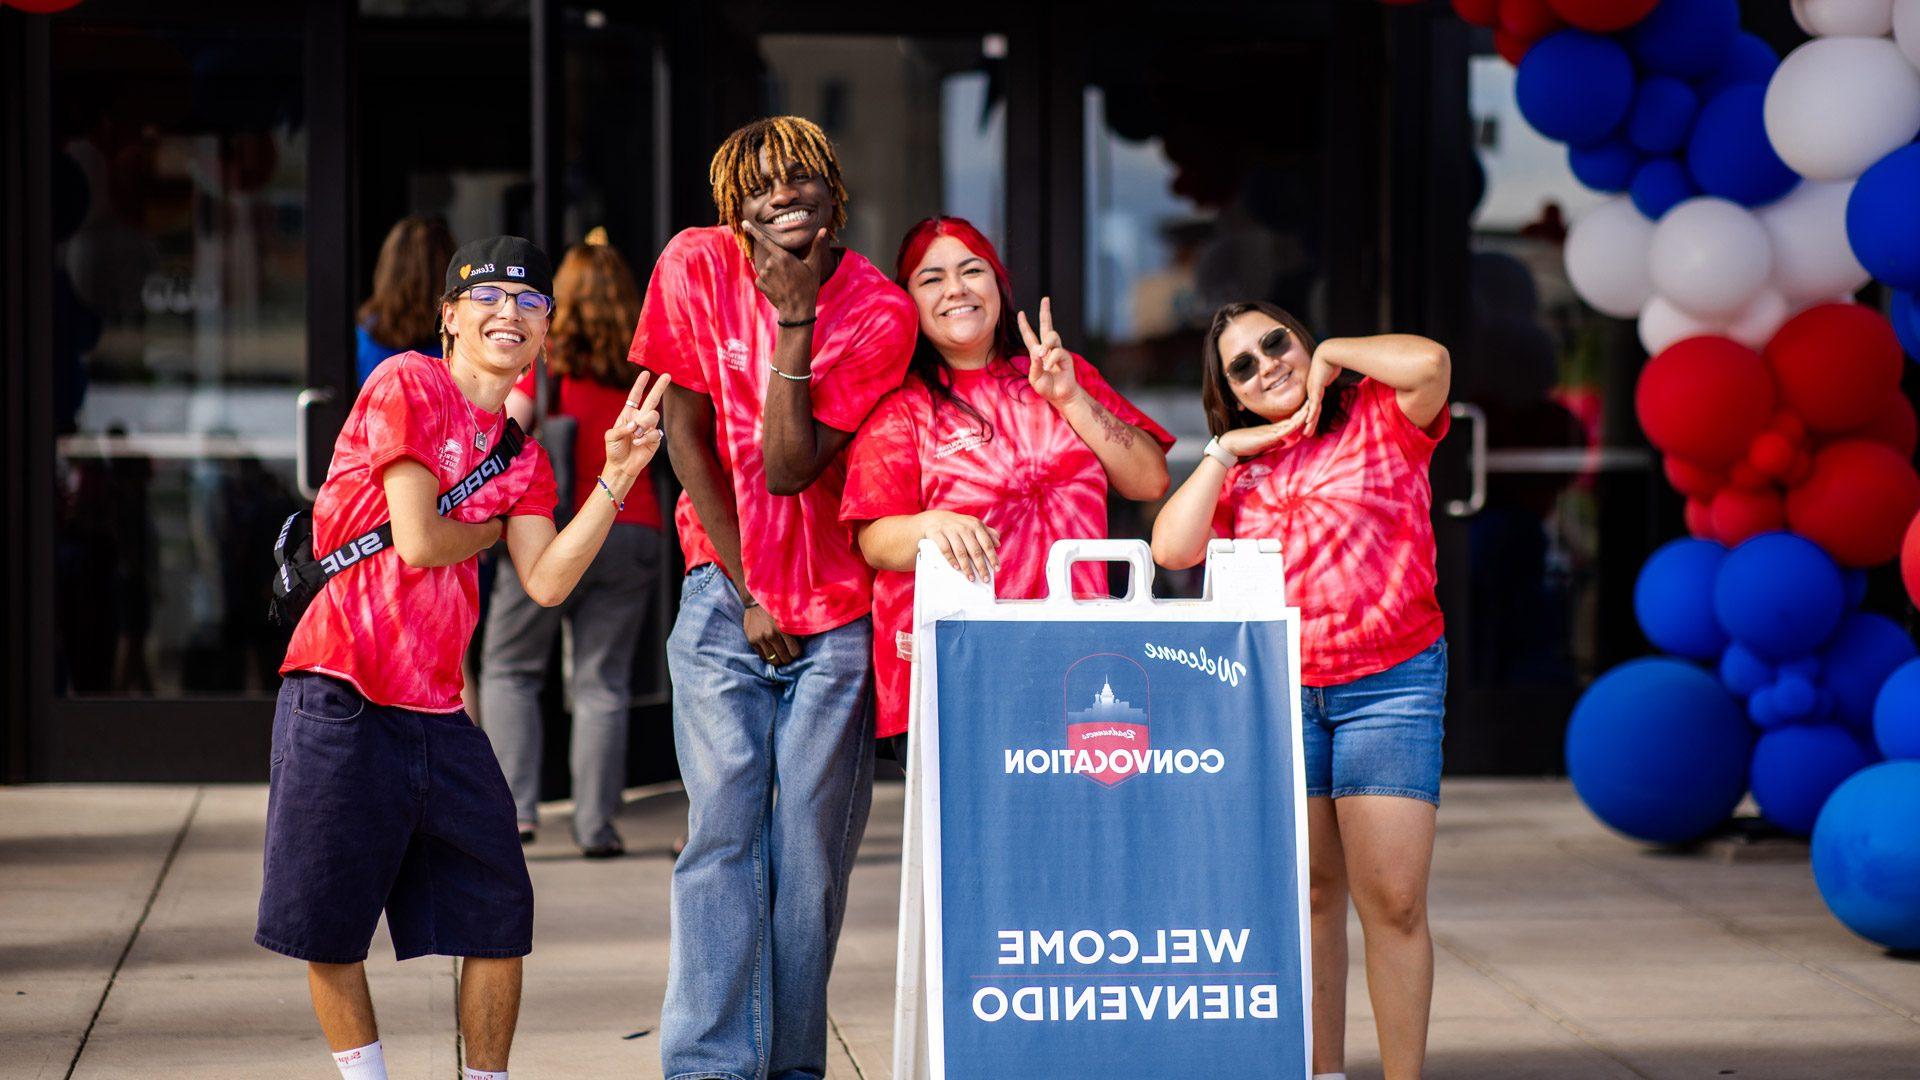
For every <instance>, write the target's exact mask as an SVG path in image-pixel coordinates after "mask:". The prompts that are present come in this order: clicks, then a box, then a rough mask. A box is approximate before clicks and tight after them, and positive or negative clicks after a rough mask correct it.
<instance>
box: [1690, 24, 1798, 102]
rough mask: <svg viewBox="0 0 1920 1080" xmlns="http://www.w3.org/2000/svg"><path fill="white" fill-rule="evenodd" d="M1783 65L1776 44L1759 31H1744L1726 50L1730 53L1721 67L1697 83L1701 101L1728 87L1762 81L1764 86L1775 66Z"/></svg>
mask: <svg viewBox="0 0 1920 1080" xmlns="http://www.w3.org/2000/svg"><path fill="white" fill-rule="evenodd" d="M1779 66H1780V54H1779V53H1777V52H1774V51H1773V46H1771V45H1769V44H1767V43H1766V40H1765V39H1763V38H1761V37H1760V35H1758V34H1751V33H1748V32H1747V31H1745V30H1742V31H1741V32H1740V33H1738V34H1735V35H1734V36H1733V45H1732V46H1731V47H1730V48H1728V49H1727V55H1726V57H1725V58H1724V59H1722V60H1721V61H1720V66H1719V67H1717V68H1715V69H1714V70H1713V72H1712V73H1711V74H1709V75H1707V76H1706V77H1705V78H1703V79H1701V80H1700V81H1699V82H1698V83H1696V84H1695V86H1694V88H1695V89H1697V90H1699V91H1700V99H1701V100H1702V101H1711V100H1713V97H1714V95H1716V94H1718V93H1719V92H1720V91H1722V90H1725V89H1726V88H1727V87H1729V86H1738V85H1740V84H1741V83H1760V84H1762V85H1765V84H1766V83H1768V82H1770V81H1772V79H1773V69H1774V68H1777V67H1779Z"/></svg>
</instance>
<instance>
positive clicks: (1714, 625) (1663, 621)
mask: <svg viewBox="0 0 1920 1080" xmlns="http://www.w3.org/2000/svg"><path fill="white" fill-rule="evenodd" d="M1726 557H1727V549H1726V548H1724V547H1721V546H1720V545H1719V544H1716V543H1714V542H1713V541H1711V540H1695V539H1693V538H1692V537H1684V538H1682V539H1679V540H1673V541H1670V542H1668V543H1666V544H1663V545H1661V547H1660V550H1658V551H1656V552H1654V553H1653V554H1652V555H1651V556H1649V557H1648V559H1647V561H1646V565H1644V566H1642V567H1641V568H1640V578H1639V580H1638V581H1636V582H1635V583H1634V586H1633V614H1634V616H1635V617H1636V618H1637V619H1639V620H1640V631H1641V633H1644V634H1646V635H1647V640H1648V641H1651V642H1653V644H1654V646H1655V647H1656V648H1658V649H1660V650H1661V651H1663V652H1670V653H1675V654H1677V655H1679V656H1685V657H1690V658H1692V659H1694V660H1712V659H1713V658H1714V657H1716V656H1719V655H1720V654H1721V653H1722V652H1725V651H1726V648H1727V633H1726V631H1725V630H1722V629H1721V628H1720V622H1719V620H1718V619H1716V618H1715V617H1714V614H1713V583H1714V579H1715V578H1716V577H1718V576H1719V573H1720V564H1721V562H1723V561H1724V560H1725V559H1726Z"/></svg>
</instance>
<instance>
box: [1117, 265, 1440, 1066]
mask: <svg viewBox="0 0 1920 1080" xmlns="http://www.w3.org/2000/svg"><path fill="white" fill-rule="evenodd" d="M1201 356H1202V361H1203V363H1204V364H1205V366H1204V367H1203V368H1202V370H1201V376H1200V386H1201V391H1200V393H1201V402H1202V404H1203V406H1204V407H1205V409H1206V413H1207V427H1208V428H1209V429H1211V430H1212V432H1213V436H1214V437H1213V440H1212V441H1211V442H1209V443H1208V444H1207V446H1206V449H1205V451H1204V452H1203V455H1202V457H1201V459H1200V464H1199V465H1198V466H1196V467H1195V468H1194V471H1193V475H1192V476H1191V477H1189V478H1188V479H1187V482H1186V483H1184V484H1182V485H1180V490H1178V491H1176V492H1174V494H1173V497H1172V498H1170V499H1168V500H1167V504H1166V506H1164V507H1162V508H1161V511H1160V516H1159V518H1158V519H1156V520H1155V521H1154V523H1153V557H1154V560H1155V561H1157V562H1158V563H1159V564H1160V565H1162V566H1165V567H1167V568H1169V569H1174V570H1179V569H1185V568H1186V567H1189V566H1194V565H1196V564H1198V563H1199V562H1200V561H1201V560H1202V559H1204V558H1205V557H1206V553H1207V541H1209V540H1210V539H1212V538H1213V537H1215V536H1224V537H1234V538H1242V537H1248V538H1274V539H1278V540H1279V541H1280V545H1281V550H1282V552H1283V555H1284V557H1285V559H1286V564H1285V565H1286V576H1287V598H1288V599H1289V600H1291V601H1292V602H1293V603H1294V604H1295V605H1296V606H1297V607H1299V609H1300V616H1301V625H1300V679H1301V682H1302V683H1303V684H1304V686H1303V688H1302V691H1301V719H1302V723H1301V733H1302V734H1301V738H1302V742H1303V746H1302V748H1301V755H1302V758H1303V759H1304V763H1305V768H1306V776H1307V844H1308V864H1309V878H1310V881H1311V894H1312V899H1311V909H1312V910H1311V913H1310V914H1311V923H1312V933H1313V1062H1314V1064H1313V1069H1314V1075H1315V1077H1316V1080H1344V1076H1345V1073H1344V1072H1342V1068H1343V1062H1344V1053H1345V1046H1346V1023H1347V901H1348V898H1349V897H1351V898H1352V901H1353V907H1354V910H1356V911H1358V912H1359V914H1360V928H1361V930H1362V931H1363V932H1364V934H1365V936H1366V951H1367V990H1368V994H1369V996H1370V997H1371V998H1372V1001H1373V1015H1374V1027H1375V1030H1376V1032H1377V1033H1378V1035H1379V1038H1380V1063H1381V1065H1382V1067H1383V1069H1384V1072H1385V1074H1386V1078H1387V1080H1417V1078H1418V1077H1419V1076H1420V1072H1421V1068H1422V1065H1423V1063H1424V1062H1425V1059H1426V1051H1427V1018H1428V1014H1429V1011H1430V1007H1431V1005H1432V999H1433V938H1432V936H1431V935H1430V934H1429V932H1428V930H1427V876H1428V872H1429V870H1430V869H1431V868H1432V865H1433V836H1434V815H1435V810H1436V808H1437V807H1438V805H1439V802H1440V741H1441V736H1442V718H1443V714H1444V712H1445V705H1446V694H1447V641H1446V637H1445V635H1444V631H1445V627H1444V624H1443V621H1442V619H1441V614H1440V603H1439V600H1438V598H1437V597H1436V595H1435V592H1434V582H1435V576H1436V573H1435V568H1434V542H1433V487H1432V484H1431V483H1430V482H1429V481H1428V477H1427V468H1428V465H1429V464H1430V463H1431V461H1432V459H1433V450H1434V447H1435V446H1436V445H1438V444H1439V442H1440V439H1441V437H1442V436H1444V435H1445V434H1446V432H1447V391H1448V388H1449V386H1450V385H1451V380H1452V373H1453V365H1452V360H1451V358H1450V357H1449V356H1448V354H1447V350H1446V349H1445V348H1443V347H1441V346H1440V345H1439V344H1438V343H1437V342H1433V341H1429V340H1427V339H1426V338H1423V337H1415V336H1414V335H1412V334H1380V335H1377V336H1374V337H1364V338H1329V339H1328V340H1326V341H1323V342H1320V343H1319V344H1318V345H1316V344H1315V343H1314V339H1313V337H1312V335H1310V334H1309V333H1308V332H1307V328H1306V327H1305V326H1304V325H1303V324H1302V323H1301V322H1300V320H1298V319H1296V318H1294V317H1293V316H1292V315H1291V314H1289V313H1287V312H1286V311H1284V310H1282V309H1281V308H1278V307H1275V306H1274V305H1272V304H1267V303H1259V302H1241V303H1233V304H1228V305H1226V306H1225V307H1222V308H1221V309H1220V310H1219V311H1217V312H1215V313H1214V317H1213V325H1212V326H1211V327H1209V328H1208V331H1207V336H1206V338H1205V339H1204V342H1203V347H1202V350H1201Z"/></svg>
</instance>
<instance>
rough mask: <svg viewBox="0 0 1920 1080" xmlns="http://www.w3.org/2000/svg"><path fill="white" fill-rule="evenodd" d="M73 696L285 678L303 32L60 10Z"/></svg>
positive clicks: (61, 374)
mask: <svg viewBox="0 0 1920 1080" xmlns="http://www.w3.org/2000/svg"><path fill="white" fill-rule="evenodd" d="M53 54H54V62H53V65H52V70H53V87H52V100H53V107H54V115H55V118H56V125H57V126H56V134H57V138H58V140H59V147H60V153H59V154H57V155H56V158H55V169H56V182H55V190H56V195H55V200H56V204H57V206H56V214H55V216H56V225H55V238H56V243H57V247H56V253H55V255H56V267H55V293H56V303H55V321H56V325H55V334H54V337H55V342H56V345H55V357H54V365H55V379H54V381H55V384H56V386H57V387H58V388H59V389H58V392H57V393H56V416H55V420H54V427H55V434H56V438H57V440H58V442H57V447H56V468H57V469H58V478H57V483H56V491H57V493H58V504H57V512H56V522H55V533H54V536H55V572H56V583H55V605H56V609H57V627H56V632H57V644H56V658H57V659H56V663H57V668H58V670H57V672H56V678H57V680H58V691H59V692H60V693H63V694H68V695H93V694H135V695H142V696H178V695H184V694H203V693H204V694H234V693H249V694H257V693H268V692H271V689H272V686H273V682H274V677H273V669H274V667H275V666H276V665H277V664H278V661H279V658H280V656H281V655H282V653H283V652H284V648H285V636H284V632H276V631H275V630H274V629H273V628H271V627H269V626H268V625H267V623H266V619H265V615H266V602H267V598H268V582H269V580H270V577H271V571H272V562H271V559H272V556H271V548H272V543H273V538H274V536H275V533H276V531H277V530H278V528H279V525H280V522H281V520H282V519H283V518H284V517H285V515H286V514H287V513H289V512H291V510H292V508H293V507H294V505H295V498H294V495H293V475H292V473H293V453H294V446H293V439H292V437H291V428H292V419H293V401H294V395H295V393H296V390H297V388H298V386H299V385H300V383H301V382H302V381H303V377H304V374H305V370H306V340H305V332H306V327H305V323H306V320H305V303H306V240H305V232H306V222H305V184H306V147H307V134H306V131H305V129H304V128H303V127H302V126H301V101H300V83H299V80H298V79H290V78H288V76H287V72H288V71H298V70H300V63H301V57H302V51H301V43H300V40H299V38H298V36H297V35H296V34H295V33H293V32H292V30H291V29H289V30H287V31H286V32H285V33H275V32H273V31H272V30H268V29H262V28H260V27H259V26H257V25H254V26H248V27H244V28H235V27H225V28H220V29H207V30H196V31H190V32H182V31H180V30H179V29H177V28H171V29H169V30H167V31H165V32H160V31H154V30H149V29H145V28H142V27H138V26H129V25H109V24H98V23H88V22H84V21H79V20H62V21H58V22H55V23H54V24H53Z"/></svg>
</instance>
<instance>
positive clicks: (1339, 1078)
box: [1313, 1072, 1347, 1080]
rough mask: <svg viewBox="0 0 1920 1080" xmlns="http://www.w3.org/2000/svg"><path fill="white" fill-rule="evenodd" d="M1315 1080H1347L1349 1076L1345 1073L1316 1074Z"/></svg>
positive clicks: (1314, 1075)
mask: <svg viewBox="0 0 1920 1080" xmlns="http://www.w3.org/2000/svg"><path fill="white" fill-rule="evenodd" d="M1313 1080H1347V1074H1346V1073H1343V1072H1339V1073H1314V1074H1313Z"/></svg>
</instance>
